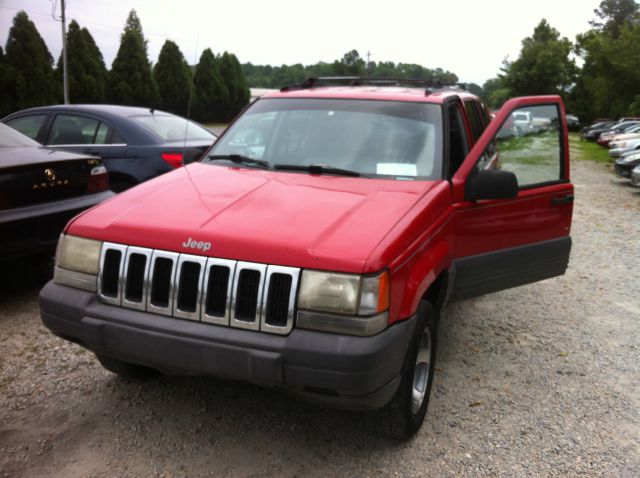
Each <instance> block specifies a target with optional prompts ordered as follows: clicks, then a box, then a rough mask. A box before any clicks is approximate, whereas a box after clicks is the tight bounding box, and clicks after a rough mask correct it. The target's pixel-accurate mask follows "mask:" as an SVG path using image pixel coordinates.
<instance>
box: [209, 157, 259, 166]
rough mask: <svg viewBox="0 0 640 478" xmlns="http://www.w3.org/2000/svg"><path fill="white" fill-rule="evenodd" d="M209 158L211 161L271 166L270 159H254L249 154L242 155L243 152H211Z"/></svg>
mask: <svg viewBox="0 0 640 478" xmlns="http://www.w3.org/2000/svg"><path fill="white" fill-rule="evenodd" d="M207 159H209V160H211V161H221V160H227V161H231V162H232V163H235V164H253V165H255V166H262V167H263V168H269V166H270V164H269V161H264V160H262V159H254V158H250V157H249V156H242V155H241V154H210V155H209V156H207Z"/></svg>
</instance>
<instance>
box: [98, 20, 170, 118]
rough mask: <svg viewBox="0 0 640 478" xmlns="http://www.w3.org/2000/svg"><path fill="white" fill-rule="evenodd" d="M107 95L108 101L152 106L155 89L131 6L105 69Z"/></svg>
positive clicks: (144, 42)
mask: <svg viewBox="0 0 640 478" xmlns="http://www.w3.org/2000/svg"><path fill="white" fill-rule="evenodd" d="M108 98H109V101H110V102H111V103H116V104H123V105H133V106H154V105H155V103H156V100H157V98H158V90H157V86H156V84H155V82H154V81H153V76H152V74H151V65H150V63H149V59H148V57H147V41H146V40H145V39H144V35H143V34H142V25H141V24H140V19H139V18H138V15H137V14H136V11H135V10H131V12H130V13H129V17H128V18H127V23H126V25H125V28H124V31H123V33H122V35H121V36H120V48H119V49H118V54H117V55H116V58H115V60H114V61H113V65H112V67H111V72H110V73H109V88H108Z"/></svg>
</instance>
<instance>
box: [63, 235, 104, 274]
mask: <svg viewBox="0 0 640 478" xmlns="http://www.w3.org/2000/svg"><path fill="white" fill-rule="evenodd" d="M101 247H102V242H100V241H94V240H93V239H85V238H84V237H77V236H69V235H64V234H63V235H61V236H60V241H59V242H58V248H57V249H56V265H57V266H59V267H62V268H63V269H68V270H71V271H77V272H84V273H85V274H94V275H97V274H98V269H99V268H100V249H101Z"/></svg>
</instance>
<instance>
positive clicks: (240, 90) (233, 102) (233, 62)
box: [218, 51, 251, 121]
mask: <svg viewBox="0 0 640 478" xmlns="http://www.w3.org/2000/svg"><path fill="white" fill-rule="evenodd" d="M218 62H219V68H220V77H221V78H222V82H223V84H224V85H225V86H226V87H227V90H228V91H229V99H228V102H227V103H226V104H225V105H224V108H223V116H224V120H225V121H231V120H232V119H233V118H234V117H235V116H236V115H237V114H238V113H239V112H240V111H241V110H242V108H244V107H245V106H246V105H247V103H248V102H249V98H250V97H251V95H250V92H249V88H247V83H246V81H245V78H244V74H243V73H242V67H241V66H240V62H239V61H238V59H237V58H236V56H235V55H234V54H233V53H227V52H226V51H225V52H224V53H223V54H222V56H221V57H220V58H219V59H218Z"/></svg>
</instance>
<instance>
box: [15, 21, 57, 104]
mask: <svg viewBox="0 0 640 478" xmlns="http://www.w3.org/2000/svg"><path fill="white" fill-rule="evenodd" d="M3 70H4V71H3V74H4V75H5V85H3V90H2V92H3V96H7V97H9V98H10V99H9V100H8V101H7V102H6V103H5V102H4V101H3V103H4V104H3V108H5V109H6V108H9V109H10V110H19V109H23V108H29V107H31V106H42V105H48V104H52V103H56V102H57V101H58V98H59V97H60V96H61V95H62V89H61V88H59V83H58V82H57V81H56V78H55V75H54V73H53V58H52V56H51V53H49V50H48V49H47V45H46V44H45V43H44V40H43V39H42V37H41V36H40V34H39V33H38V30H37V29H36V26H35V25H34V24H33V22H32V21H31V20H29V17H28V16H27V14H26V13H25V12H22V11H21V12H18V14H17V15H16V16H15V17H14V18H13V26H12V27H11V29H10V30H9V38H8V39H7V44H6V48H5V55H4V61H3ZM5 88H6V89H5Z"/></svg>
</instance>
